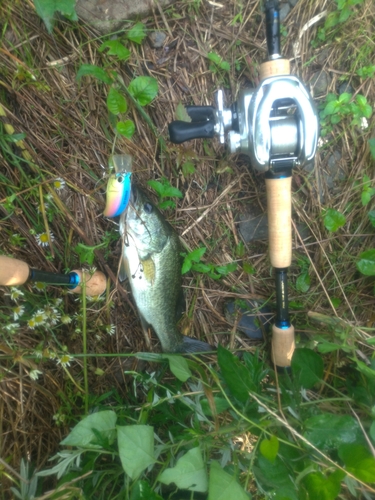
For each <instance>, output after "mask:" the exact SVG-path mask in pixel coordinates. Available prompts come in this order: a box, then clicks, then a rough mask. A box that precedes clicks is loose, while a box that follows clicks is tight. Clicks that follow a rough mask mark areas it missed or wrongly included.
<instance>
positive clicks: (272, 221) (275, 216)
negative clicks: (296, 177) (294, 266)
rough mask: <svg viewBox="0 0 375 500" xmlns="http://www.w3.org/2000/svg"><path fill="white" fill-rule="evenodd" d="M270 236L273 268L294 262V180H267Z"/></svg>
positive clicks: (289, 178)
mask: <svg viewBox="0 0 375 500" xmlns="http://www.w3.org/2000/svg"><path fill="white" fill-rule="evenodd" d="M266 190H267V208H268V235H269V250H270V259H271V264H272V266H273V267H277V268H285V267H289V266H290V264H291V262H292V193H291V190H292V178H291V177H286V178H284V179H266Z"/></svg>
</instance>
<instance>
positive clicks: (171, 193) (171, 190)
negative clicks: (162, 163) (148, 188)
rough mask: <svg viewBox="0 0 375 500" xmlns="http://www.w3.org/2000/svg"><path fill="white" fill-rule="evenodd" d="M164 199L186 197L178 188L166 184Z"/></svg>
mask: <svg viewBox="0 0 375 500" xmlns="http://www.w3.org/2000/svg"><path fill="white" fill-rule="evenodd" d="M162 197H163V198H166V197H170V198H173V197H176V198H183V197H184V195H183V194H182V193H181V191H180V190H179V189H178V188H175V187H173V186H170V185H168V184H164V190H163V194H162Z"/></svg>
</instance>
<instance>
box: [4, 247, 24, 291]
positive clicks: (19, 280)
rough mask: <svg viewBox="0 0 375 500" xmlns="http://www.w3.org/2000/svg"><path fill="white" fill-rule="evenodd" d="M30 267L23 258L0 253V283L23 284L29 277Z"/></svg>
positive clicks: (8, 284) (9, 284) (7, 284)
mask: <svg viewBox="0 0 375 500" xmlns="http://www.w3.org/2000/svg"><path fill="white" fill-rule="evenodd" d="M29 276H30V267H29V266H28V265H27V264H26V262H23V260H18V259H12V258H11V257H6V256H5V255H0V285H5V286H18V285H23V284H24V283H26V281H27V280H28V279H29Z"/></svg>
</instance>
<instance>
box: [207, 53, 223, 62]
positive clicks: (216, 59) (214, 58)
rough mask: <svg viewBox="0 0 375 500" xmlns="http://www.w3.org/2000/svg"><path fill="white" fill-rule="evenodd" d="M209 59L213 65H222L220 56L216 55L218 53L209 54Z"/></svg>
mask: <svg viewBox="0 0 375 500" xmlns="http://www.w3.org/2000/svg"><path fill="white" fill-rule="evenodd" d="M207 57H208V59H209V60H210V61H212V62H213V63H215V64H217V65H220V63H221V57H220V56H219V54H216V52H209V53H208V54H207Z"/></svg>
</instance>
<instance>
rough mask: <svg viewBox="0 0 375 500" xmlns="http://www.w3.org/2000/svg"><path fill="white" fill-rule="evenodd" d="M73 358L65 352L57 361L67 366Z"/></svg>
mask: <svg viewBox="0 0 375 500" xmlns="http://www.w3.org/2000/svg"><path fill="white" fill-rule="evenodd" d="M72 359H73V357H72V356H70V355H69V354H63V355H62V356H61V357H60V358H57V363H58V364H59V365H61V366H63V367H64V368H65V367H66V366H70V362H71V361H72Z"/></svg>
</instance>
